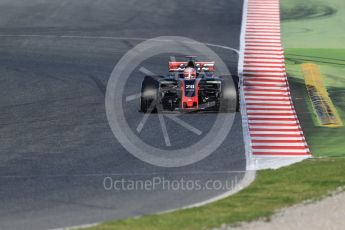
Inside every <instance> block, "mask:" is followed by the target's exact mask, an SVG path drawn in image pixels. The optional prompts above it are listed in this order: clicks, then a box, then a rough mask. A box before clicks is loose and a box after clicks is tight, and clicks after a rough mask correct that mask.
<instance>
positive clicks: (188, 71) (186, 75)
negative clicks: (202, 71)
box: [183, 67, 196, 80]
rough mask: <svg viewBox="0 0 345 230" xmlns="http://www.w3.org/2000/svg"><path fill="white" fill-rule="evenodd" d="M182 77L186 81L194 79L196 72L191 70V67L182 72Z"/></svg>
mask: <svg viewBox="0 0 345 230" xmlns="http://www.w3.org/2000/svg"><path fill="white" fill-rule="evenodd" d="M183 76H184V78H185V79H187V80H190V79H195V78H196V70H195V69H194V68H192V67H187V68H186V69H185V70H184V71H183Z"/></svg>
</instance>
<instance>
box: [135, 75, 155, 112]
mask: <svg viewBox="0 0 345 230" xmlns="http://www.w3.org/2000/svg"><path fill="white" fill-rule="evenodd" d="M158 88H159V85H158V81H157V80H156V79H154V78H153V77H151V76H146V77H145V78H144V81H143V83H142V85H141V97H140V111H141V112H144V113H148V112H151V113H154V112H157V107H158V106H157V104H158Z"/></svg>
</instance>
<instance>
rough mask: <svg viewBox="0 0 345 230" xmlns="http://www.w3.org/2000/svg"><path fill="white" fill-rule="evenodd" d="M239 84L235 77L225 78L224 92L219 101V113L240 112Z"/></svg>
mask: <svg viewBox="0 0 345 230" xmlns="http://www.w3.org/2000/svg"><path fill="white" fill-rule="evenodd" d="M237 83H238V82H237V81H236V79H234V77H233V76H223V83H222V89H221V90H222V91H221V95H220V100H219V111H220V112H223V113H235V112H237V111H239V97H238V86H237V85H238V84H237Z"/></svg>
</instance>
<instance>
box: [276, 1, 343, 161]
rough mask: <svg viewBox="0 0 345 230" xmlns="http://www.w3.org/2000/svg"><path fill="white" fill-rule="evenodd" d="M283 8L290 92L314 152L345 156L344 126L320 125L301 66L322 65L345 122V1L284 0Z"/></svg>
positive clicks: (328, 88) (329, 89) (283, 35)
mask: <svg viewBox="0 0 345 230" xmlns="http://www.w3.org/2000/svg"><path fill="white" fill-rule="evenodd" d="M281 8H282V19H283V21H282V40H283V46H284V48H285V58H286V67H287V71H288V75H289V83H290V88H291V93H292V96H293V98H294V105H295V107H296V111H297V114H298V117H299V119H300V122H301V125H302V128H303V131H304V133H305V136H306V139H307V142H308V144H309V146H310V148H311V151H312V154H313V155H314V156H345V141H344V140H345V139H344V137H345V127H341V128H326V127H321V126H320V125H319V123H318V120H317V118H316V115H315V113H314V111H313V108H312V106H311V102H310V99H309V96H308V95H307V91H306V88H305V85H304V79H303V75H302V73H301V69H300V64H301V63H306V62H311V63H315V64H317V65H318V66H319V67H320V71H321V74H322V76H323V80H324V83H325V86H326V88H327V90H328V92H329V95H330V98H331V99H332V101H333V103H334V104H335V106H336V108H337V110H338V112H339V114H340V116H341V118H342V120H343V123H344V124H345V42H344V41H345V27H344V25H345V1H344V0H328V1H321V0H304V1H300V0H281ZM302 47H303V48H302Z"/></svg>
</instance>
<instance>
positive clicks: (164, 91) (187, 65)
mask: <svg viewBox="0 0 345 230" xmlns="http://www.w3.org/2000/svg"><path fill="white" fill-rule="evenodd" d="M186 58H187V59H188V60H187V61H186V62H169V75H168V76H167V77H163V76H146V77H145V78H144V81H143V82H142V87H141V98H140V99H141V100H140V110H141V112H144V113H150V112H161V111H176V110H180V111H195V110H208V111H220V112H236V111H237V110H238V105H239V103H238V93H237V90H238V89H237V86H236V85H237V84H236V83H237V81H236V80H234V79H233V77H232V76H215V63H214V62H198V61H196V57H194V56H187V57H186Z"/></svg>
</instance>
